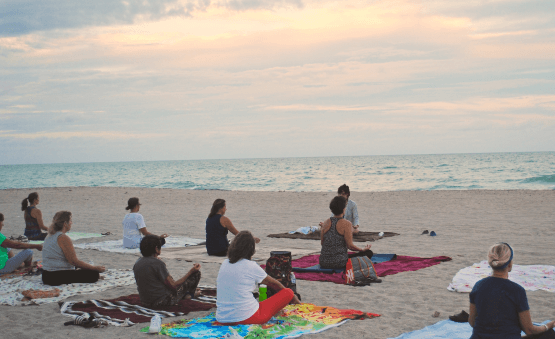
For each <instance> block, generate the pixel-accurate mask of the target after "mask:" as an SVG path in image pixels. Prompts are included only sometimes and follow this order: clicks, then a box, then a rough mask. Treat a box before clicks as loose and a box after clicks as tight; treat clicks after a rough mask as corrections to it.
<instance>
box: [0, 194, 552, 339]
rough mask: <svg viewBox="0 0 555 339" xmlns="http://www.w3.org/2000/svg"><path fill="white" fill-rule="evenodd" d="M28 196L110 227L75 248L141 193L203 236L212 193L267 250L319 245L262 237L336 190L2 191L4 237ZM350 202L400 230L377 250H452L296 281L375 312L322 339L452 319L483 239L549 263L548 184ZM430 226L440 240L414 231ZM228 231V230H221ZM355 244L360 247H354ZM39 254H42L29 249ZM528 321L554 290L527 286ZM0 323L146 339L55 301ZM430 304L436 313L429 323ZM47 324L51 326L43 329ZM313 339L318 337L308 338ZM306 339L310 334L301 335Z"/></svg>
mask: <svg viewBox="0 0 555 339" xmlns="http://www.w3.org/2000/svg"><path fill="white" fill-rule="evenodd" d="M31 191H37V192H38V193H39V195H40V198H41V200H40V204H39V206H38V207H39V208H40V209H41V210H42V212H43V216H44V222H45V224H46V225H48V224H49V221H50V220H51V218H52V216H53V215H54V213H55V212H56V211H59V210H69V211H71V212H72V213H73V218H74V226H73V228H72V230H74V231H78V232H94V233H100V232H106V231H110V232H112V233H113V235H110V236H107V237H103V238H101V240H99V239H98V238H95V239H81V240H77V241H76V243H83V242H92V241H94V242H96V241H103V240H116V239H121V236H122V229H121V221H122V219H123V216H124V215H125V213H126V211H125V210H124V208H125V206H126V202H127V199H128V198H129V197H132V196H138V197H139V198H140V200H141V203H142V204H143V205H142V207H141V211H140V213H141V214H142V215H143V216H144V218H145V222H146V225H147V227H148V230H149V231H151V232H153V233H155V234H160V233H164V232H165V233H169V234H170V235H176V236H189V237H194V238H202V237H203V236H204V221H205V219H206V216H207V215H208V212H209V210H210V207H211V204H212V202H213V200H214V199H216V198H223V199H225V200H226V201H227V206H228V211H227V213H226V215H227V216H228V217H229V218H230V219H231V220H232V221H233V223H234V225H235V226H236V227H237V228H238V229H239V230H245V229H248V230H250V231H252V232H253V234H255V236H258V237H260V238H261V239H262V241H263V243H264V245H267V246H272V247H275V248H276V249H279V248H285V247H287V246H294V245H296V246H298V245H300V244H302V245H303V246H305V247H306V248H307V249H314V250H316V251H319V250H320V244H319V241H314V240H312V241H311V240H299V239H282V238H280V239H276V238H268V237H267V235H268V234H271V233H280V232H287V231H291V230H294V229H296V228H298V227H301V226H309V225H317V224H318V222H319V221H323V220H324V219H326V218H327V217H329V209H328V204H329V201H330V200H331V198H332V197H333V196H334V195H335V192H291V191H286V192H277V191H273V192H268V191H215V190H190V189H169V188H137V187H107V186H101V187H63V188H62V187H57V188H36V189H33V190H31V189H3V190H0V213H3V214H4V215H5V216H6V221H5V226H4V229H3V231H2V233H3V234H4V235H7V236H9V235H11V234H14V235H15V234H17V233H19V234H22V232H23V227H24V222H23V216H22V215H23V214H22V213H23V212H21V210H20V206H21V205H20V204H21V200H22V199H23V198H25V197H26V196H27V194H28V193H30V192H31ZM351 198H352V200H354V201H355V202H356V203H357V205H358V212H359V215H360V220H361V230H363V231H389V232H396V233H400V235H399V236H395V237H390V238H384V239H381V240H378V241H375V242H372V243H371V244H372V250H373V251H374V253H396V254H398V255H408V256H416V257H432V256H442V255H445V256H449V257H451V258H452V259H453V260H452V261H449V262H444V263H441V264H439V265H436V266H432V267H429V268H425V269H422V270H418V271H414V272H403V273H399V274H396V275H391V276H386V277H384V278H383V280H384V281H383V282H382V283H381V284H374V285H371V286H366V287H352V286H345V285H336V284H332V283H328V282H311V281H304V280H297V289H298V291H299V293H300V294H301V296H302V298H303V302H309V303H314V304H316V305H320V306H334V307H338V308H352V309H358V310H363V311H367V312H372V313H378V314H381V315H382V316H381V317H379V318H376V319H371V320H364V321H353V322H349V323H348V324H346V325H343V326H340V327H337V328H333V329H330V330H328V331H325V332H322V333H320V334H318V338H338V337H347V336H351V337H355V338H376V339H387V338H394V337H396V336H399V335H400V334H402V333H405V332H409V331H414V330H418V329H421V328H423V327H425V326H428V325H431V324H434V323H436V322H438V321H440V320H444V319H447V318H448V316H449V315H454V314H456V313H459V312H460V311H461V310H467V311H468V303H469V301H468V294H466V293H456V292H450V291H448V290H447V286H448V285H449V283H450V282H451V280H452V278H453V277H454V275H455V274H456V273H457V272H458V271H459V270H460V269H462V268H464V267H467V266H470V265H472V264H474V263H477V262H480V261H482V260H484V259H485V257H486V253H487V250H488V248H489V246H491V245H492V244H494V243H496V242H498V241H506V242H508V243H510V244H511V246H513V248H514V249H515V263H516V264H519V265H532V264H538V265H552V264H553V257H555V249H554V248H553V245H552V244H553V241H552V238H553V236H555V228H554V227H553V206H555V190H433V191H389V192H381V191H380V192H356V191H354V192H352V193H351ZM423 230H430V231H432V230H434V231H435V232H436V233H437V235H438V236H437V237H430V236H425V235H421V233H422V231H423ZM229 238H231V237H229ZM359 245H362V243H361V244H359ZM34 253H35V256H34V258H35V259H38V260H40V258H41V256H40V252H37V251H35V252H34ZM76 253H77V256H78V257H79V258H80V259H82V260H94V262H95V263H97V264H99V265H105V266H106V267H107V268H117V269H124V268H131V267H132V266H133V264H134V262H135V261H136V260H137V256H133V255H126V254H114V253H110V252H99V251H94V250H81V249H76ZM165 262H166V264H167V266H168V270H169V272H170V274H172V276H174V277H175V276H180V275H182V274H184V273H186V271H187V270H188V269H189V268H190V266H191V263H189V262H186V261H179V260H175V259H168V260H165ZM218 269H219V264H215V263H206V264H202V269H201V272H202V279H201V284H204V285H215V283H216V277H217V273H218ZM132 293H137V292H136V286H135V285H131V286H126V287H118V288H114V289H110V290H107V291H105V292H101V293H97V294H89V295H79V296H75V297H71V298H69V300H87V299H92V298H97V299H110V298H115V297H119V296H123V295H128V294H132ZM527 296H528V301H529V304H530V310H531V314H532V320H533V321H537V322H540V321H544V320H547V319H555V311H554V310H553V301H554V300H555V296H554V295H553V294H552V293H549V292H545V291H534V292H527ZM0 310H1V311H0V312H2V317H0V326H2V328H3V329H4V330H5V332H4V333H5V335H6V336H11V337H17V338H31V337H36V336H39V335H40V336H42V337H45V338H56V337H75V336H86V337H90V338H104V337H106V336H111V337H118V338H129V339H131V338H136V337H143V336H144V338H147V335H146V334H144V335H143V334H140V333H139V329H140V328H142V327H144V326H145V325H146V324H138V325H135V326H133V327H130V328H118V327H113V326H111V327H107V328H100V329H84V328H81V327H77V326H70V327H65V326H63V323H64V322H65V321H67V320H68V318H66V317H63V316H62V315H61V314H60V312H59V308H58V305H56V304H46V305H41V306H24V307H19V306H18V307H10V306H0ZM435 311H438V312H440V316H439V317H438V318H433V317H432V314H433V313H434V312H435ZM208 313H209V312H198V313H190V314H188V315H187V316H183V317H176V318H169V319H163V322H170V321H175V320H178V319H190V318H195V317H200V316H204V315H206V314H208ZM45 324H49V326H45ZM314 337H315V338H316V336H314ZM307 338H311V337H310V336H307Z"/></svg>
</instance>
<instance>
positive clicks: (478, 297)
mask: <svg viewBox="0 0 555 339" xmlns="http://www.w3.org/2000/svg"><path fill="white" fill-rule="evenodd" d="M470 303H472V304H474V305H476V321H475V323H474V329H473V330H472V337H470V339H520V338H521V336H520V331H521V329H520V318H519V316H518V314H519V313H520V312H523V311H527V310H529V309H530V307H529V306H528V299H527V298H526V291H525V290H524V288H523V287H522V286H520V285H519V284H517V283H514V282H512V281H510V280H509V279H503V278H495V277H488V278H484V279H482V280H480V281H478V282H477V283H476V284H475V285H474V288H473V289H472V292H470Z"/></svg>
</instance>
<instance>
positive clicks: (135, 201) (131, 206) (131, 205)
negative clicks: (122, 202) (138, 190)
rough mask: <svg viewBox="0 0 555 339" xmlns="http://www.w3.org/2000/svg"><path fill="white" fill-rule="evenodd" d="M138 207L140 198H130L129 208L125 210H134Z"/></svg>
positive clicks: (128, 201)
mask: <svg viewBox="0 0 555 339" xmlns="http://www.w3.org/2000/svg"><path fill="white" fill-rule="evenodd" d="M137 205H140V203H139V198H137V197H133V198H129V200H127V207H126V208H125V209H126V210H132V209H134V208H135V207H137Z"/></svg>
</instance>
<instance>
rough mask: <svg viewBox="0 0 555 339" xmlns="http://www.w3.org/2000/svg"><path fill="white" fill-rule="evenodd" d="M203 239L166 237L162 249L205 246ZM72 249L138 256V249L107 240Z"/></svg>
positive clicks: (120, 242) (75, 245)
mask: <svg viewBox="0 0 555 339" xmlns="http://www.w3.org/2000/svg"><path fill="white" fill-rule="evenodd" d="M205 243H206V241H205V239H195V238H188V237H167V238H166V244H165V245H164V246H162V248H170V247H186V246H195V245H203V244H205ZM73 247H75V248H81V249H85V250H97V251H105V252H115V253H126V254H139V255H140V253H141V251H140V249H139V248H125V247H123V240H108V241H101V242H88V243H84V244H74V245H73Z"/></svg>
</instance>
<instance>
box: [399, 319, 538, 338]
mask: <svg viewBox="0 0 555 339" xmlns="http://www.w3.org/2000/svg"><path fill="white" fill-rule="evenodd" d="M548 322H549V321H544V322H543V323H542V324H547V323H548ZM535 325H541V324H535ZM524 334H525V333H524V332H522V333H521V335H524ZM471 336H472V327H470V324H469V323H456V322H454V321H451V320H442V321H440V322H438V323H435V324H433V325H430V326H426V327H424V328H423V329H421V330H417V331H412V332H408V333H403V334H401V335H400V336H398V337H395V338H389V339H432V338H434V339H441V338H443V339H468V338H470V337H471Z"/></svg>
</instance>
